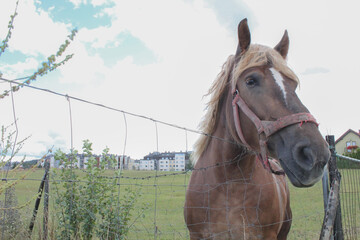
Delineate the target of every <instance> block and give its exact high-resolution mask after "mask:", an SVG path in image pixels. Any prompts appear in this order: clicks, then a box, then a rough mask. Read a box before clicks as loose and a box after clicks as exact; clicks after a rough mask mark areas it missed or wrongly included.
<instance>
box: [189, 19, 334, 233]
mask: <svg viewBox="0 0 360 240" xmlns="http://www.w3.org/2000/svg"><path fill="white" fill-rule="evenodd" d="M238 31H239V32H238V35H239V46H238V50H237V53H236V54H235V56H230V57H229V59H228V61H227V62H226V63H225V65H224V67H223V70H222V72H221V73H220V74H219V76H218V78H217V79H216V81H215V82H214V85H213V86H212V88H211V89H210V91H209V93H210V94H211V95H212V96H211V100H210V103H209V106H208V113H207V115H206V116H205V118H204V121H203V122H202V125H201V128H202V130H203V131H204V132H206V133H207V134H209V135H211V136H212V137H208V136H201V137H200V139H199V140H198V142H197V144H196V146H195V160H196V164H195V167H194V169H195V170H194V171H193V173H192V175H191V179H190V183H189V186H188V190H187V195H186V203H185V208H184V212H185V221H186V223H187V226H188V228H189V231H190V237H191V239H286V237H287V234H288V232H289V230H290V226H291V219H292V215H291V209H290V198H289V190H288V186H287V181H286V179H285V175H283V174H282V173H283V172H282V168H283V169H284V172H285V173H286V174H287V175H288V177H289V178H290V181H291V182H292V183H293V184H294V185H295V186H298V187H307V186H311V185H313V184H314V183H315V182H316V181H317V180H319V178H320V177H321V175H322V170H323V167H324V165H325V164H326V162H327V160H328V158H329V153H328V150H327V145H326V143H325V141H324V140H323V139H322V137H321V135H320V133H319V131H318V129H317V125H316V124H314V123H315V120H314V118H313V117H312V116H311V115H310V114H309V113H308V110H307V109H306V108H305V107H304V106H303V105H302V104H301V102H300V100H299V99H298V98H297V96H296V94H295V92H294V91H295V88H296V85H297V78H296V76H295V75H294V74H293V73H292V71H291V70H289V69H288V68H287V66H286V62H285V61H284V60H283V59H285V58H286V55H287V49H288V38H287V33H285V35H284V37H283V39H282V40H281V42H280V43H279V44H278V45H277V46H276V47H275V50H273V49H270V48H267V47H263V46H259V45H255V46H253V45H250V32H249V30H248V26H247V22H246V20H243V21H242V22H241V23H240V24H239V30H238ZM261 51H263V53H260V55H261V56H262V57H259V56H260V55H259V54H257V53H256V52H261ZM255 53H256V54H255ZM253 55H254V56H253ZM254 57H255V58H256V57H257V58H258V59H255V60H253V59H251V58H254ZM279 75H280V77H279ZM280 80H282V82H281V81H280ZM239 98H240V99H244V102H245V103H246V105H247V106H248V108H249V109H250V110H249V111H250V112H253V113H254V114H253V115H256V117H251V116H252V115H251V113H250V114H249V113H248V112H249V111H247V110H246V109H245V108H247V106H246V107H244V106H243V105H242V104H241V103H240V102H241V101H242V100H239ZM237 105H238V106H239V107H238V106H237ZM237 113H238V114H237ZM249 116H250V117H249ZM287 116H290V117H287ZM254 118H259V119H261V120H259V121H258V122H260V123H258V124H260V125H257V123H256V121H257V120H256V119H255V120H254ZM278 119H282V120H283V121H282V120H281V121H280V120H278ZM294 119H295V120H294ZM299 119H300V120H299ZM301 119H305V120H301ZM262 120H266V122H264V121H262ZM274 120H277V121H274ZM281 122H285V124H283V123H281ZM305 122H307V123H306V124H305ZM268 123H274V124H273V125H274V126H275V127H274V129H275V130H274V131H273V132H272V133H269V134H265V133H267V132H266V131H267V129H265V131H264V129H262V130H261V129H260V130H259V128H266V127H263V126H265V124H268ZM295 123H299V124H295ZM281 124H283V125H281ZM278 125H281V127H277V126H278ZM265 135H266V136H265ZM264 142H265V143H267V144H265V143H264ZM267 155H269V156H271V157H273V158H277V159H279V161H280V164H281V166H282V168H281V167H280V164H278V163H277V161H275V160H272V161H270V164H269V163H268V162H267ZM261 161H262V163H263V164H262V163H261ZM263 165H264V166H265V167H264V166H263Z"/></svg>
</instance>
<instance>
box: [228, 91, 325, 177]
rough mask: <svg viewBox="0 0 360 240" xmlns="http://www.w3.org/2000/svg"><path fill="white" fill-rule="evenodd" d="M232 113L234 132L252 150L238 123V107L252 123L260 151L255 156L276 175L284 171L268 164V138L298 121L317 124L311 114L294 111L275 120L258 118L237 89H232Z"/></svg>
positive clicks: (282, 173)
mask: <svg viewBox="0 0 360 240" xmlns="http://www.w3.org/2000/svg"><path fill="white" fill-rule="evenodd" d="M232 106H233V113H234V121H235V127H236V132H237V134H238V137H239V138H240V140H241V142H242V143H243V144H244V145H245V146H246V147H247V148H249V149H252V150H254V149H253V148H252V147H251V146H250V145H249V144H248V143H247V142H246V140H245V137H244V134H243V132H242V129H241V124H240V116H239V108H240V109H241V110H242V111H243V113H244V114H245V115H246V116H247V117H248V118H249V119H250V120H251V121H252V122H253V123H254V125H255V127H256V129H257V132H258V135H259V139H260V140H259V144H260V153H259V152H257V154H256V155H257V158H258V159H259V160H260V162H261V163H262V165H263V166H264V168H265V169H267V170H269V171H270V172H271V173H274V174H276V175H284V174H285V173H284V171H275V170H273V168H272V167H271V165H270V162H269V159H268V156H267V148H266V142H267V140H268V138H269V137H270V136H271V135H273V134H274V133H276V132H277V131H279V130H281V129H283V128H286V127H287V126H290V125H293V124H296V123H300V126H302V124H303V123H306V122H312V123H315V124H316V126H318V125H319V124H318V123H317V122H316V120H315V118H314V117H313V115H311V114H310V113H306V112H304V113H295V114H291V115H288V116H284V117H280V118H279V119H277V120H276V121H263V120H260V119H259V118H258V117H257V116H256V114H255V113H254V112H253V111H251V110H250V108H249V107H248V105H247V104H246V103H245V101H244V100H243V99H242V98H241V97H240V94H239V91H238V90H237V89H235V90H233V101H232Z"/></svg>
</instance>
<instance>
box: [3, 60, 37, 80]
mask: <svg viewBox="0 0 360 240" xmlns="http://www.w3.org/2000/svg"><path fill="white" fill-rule="evenodd" d="M38 64H39V63H38V61H37V60H36V59H35V58H32V57H30V58H26V59H25V61H19V62H17V63H15V64H4V65H0V66H1V71H2V72H3V73H6V77H7V78H10V79H14V78H18V77H24V75H23V73H24V72H26V71H29V70H30V71H33V70H35V69H37V67H38Z"/></svg>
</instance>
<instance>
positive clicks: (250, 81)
mask: <svg viewBox="0 0 360 240" xmlns="http://www.w3.org/2000/svg"><path fill="white" fill-rule="evenodd" d="M246 85H247V86H248V87H254V86H255V85H256V80H255V79H254V78H248V79H246Z"/></svg>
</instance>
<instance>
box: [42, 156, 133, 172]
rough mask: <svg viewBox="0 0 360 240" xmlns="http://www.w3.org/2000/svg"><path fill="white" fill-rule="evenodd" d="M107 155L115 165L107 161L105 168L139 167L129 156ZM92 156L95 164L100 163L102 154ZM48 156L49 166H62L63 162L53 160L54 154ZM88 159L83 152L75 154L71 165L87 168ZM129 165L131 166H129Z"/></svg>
mask: <svg viewBox="0 0 360 240" xmlns="http://www.w3.org/2000/svg"><path fill="white" fill-rule="evenodd" d="M66 156H67V158H70V156H71V155H70V154H67V155H66ZM108 156H109V157H112V158H114V159H115V165H114V164H113V163H112V162H111V161H109V162H108V164H107V165H106V166H105V168H106V169H120V168H121V169H132V168H133V166H135V168H136V169H139V166H138V165H139V163H137V164H136V163H135V162H134V161H135V160H133V159H131V158H130V157H129V156H123V155H113V154H109V155H108ZM92 157H94V158H95V160H96V161H95V162H96V165H97V166H99V165H100V161H101V160H102V157H103V156H102V155H95V154H94V155H92ZM48 158H49V159H50V167H51V168H63V167H64V164H63V163H61V162H60V160H55V158H54V155H49V156H48ZM88 161H89V157H88V156H85V155H84V154H77V155H76V160H74V162H73V163H74V164H73V167H74V168H78V169H87V167H88ZM129 167H131V168H129Z"/></svg>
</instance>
